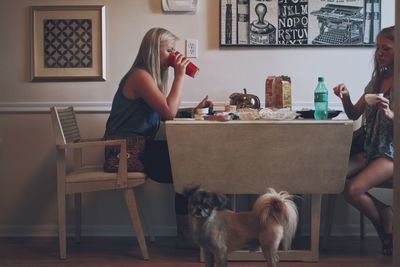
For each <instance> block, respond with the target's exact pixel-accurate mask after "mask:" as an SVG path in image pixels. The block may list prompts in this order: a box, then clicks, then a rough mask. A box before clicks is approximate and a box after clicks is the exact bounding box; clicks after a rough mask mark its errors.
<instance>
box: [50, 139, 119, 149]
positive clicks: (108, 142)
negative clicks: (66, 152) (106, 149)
mask: <svg viewBox="0 0 400 267" xmlns="http://www.w3.org/2000/svg"><path fill="white" fill-rule="evenodd" d="M106 145H110V146H112V145H125V146H126V140H125V139H115V140H101V141H83V142H82V141H81V142H76V143H67V144H65V145H64V144H61V145H57V149H69V148H87V147H96V146H106Z"/></svg>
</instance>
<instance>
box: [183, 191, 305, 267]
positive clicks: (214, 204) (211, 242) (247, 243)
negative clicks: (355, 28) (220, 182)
mask: <svg viewBox="0 0 400 267" xmlns="http://www.w3.org/2000/svg"><path fill="white" fill-rule="evenodd" d="M184 195H185V196H186V197H188V207H189V215H190V216H189V217H190V225H191V233H192V237H193V241H194V242H195V243H197V244H198V245H199V246H200V247H201V248H203V250H204V252H205V260H206V266H207V267H212V266H214V263H215V266H216V267H222V266H227V256H228V253H230V252H232V251H235V250H239V249H249V250H252V251H253V250H256V249H257V248H258V247H259V246H261V249H262V251H263V254H264V257H265V259H266V260H267V261H268V266H269V267H275V266H276V264H277V262H278V260H279V259H278V255H277V251H278V247H279V244H280V243H281V242H282V246H283V249H285V250H287V249H288V248H289V247H290V243H291V241H292V239H293V236H294V234H295V232H296V227H297V221H298V212H297V208H296V205H295V203H294V202H293V200H292V199H293V196H292V195H289V193H288V192H285V191H282V192H279V193H277V192H276V191H275V190H274V189H272V188H269V189H267V192H266V193H265V194H263V195H261V196H259V197H258V198H257V200H256V202H255V203H254V206H253V210H252V211H246V212H233V211H231V210H228V209H226V208H225V207H226V205H227V202H228V201H227V197H226V196H225V195H223V194H218V193H210V192H207V191H205V190H203V189H201V188H199V187H194V188H186V189H185V190H184Z"/></svg>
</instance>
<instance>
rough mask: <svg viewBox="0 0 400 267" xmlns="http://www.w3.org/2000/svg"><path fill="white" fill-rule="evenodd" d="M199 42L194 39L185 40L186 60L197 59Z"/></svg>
mask: <svg viewBox="0 0 400 267" xmlns="http://www.w3.org/2000/svg"><path fill="white" fill-rule="evenodd" d="M198 50H199V42H198V41H197V40H196V39H186V49H185V55H186V57H188V58H197V57H198V56H199V53H198Z"/></svg>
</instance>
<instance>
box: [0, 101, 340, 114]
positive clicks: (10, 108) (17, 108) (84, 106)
mask: <svg viewBox="0 0 400 267" xmlns="http://www.w3.org/2000/svg"><path fill="white" fill-rule="evenodd" d="M226 103H227V102H224V101H215V102H214V106H216V107H217V106H221V107H222V106H224V105H225V104H226ZM197 104H198V102H194V101H183V102H182V103H181V107H182V108H187V107H195V106H196V105H197ZM52 106H58V107H69V106H73V107H74V108H75V110H76V111H77V112H94V113H108V112H110V110H111V102H110V101H54V102H51V101H43V102H23V101H22V102H0V113H48V112H50V107H52ZM313 106H314V103H313V102H294V103H293V105H292V109H293V110H300V109H302V108H310V109H312V108H313ZM261 107H264V103H261ZM329 107H330V108H331V109H337V110H343V107H342V104H341V103H340V102H333V103H329Z"/></svg>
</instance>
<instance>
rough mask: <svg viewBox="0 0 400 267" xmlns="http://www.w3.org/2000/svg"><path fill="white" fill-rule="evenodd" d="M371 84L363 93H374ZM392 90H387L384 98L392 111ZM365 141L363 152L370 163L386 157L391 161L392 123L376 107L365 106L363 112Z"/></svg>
mask: <svg viewBox="0 0 400 267" xmlns="http://www.w3.org/2000/svg"><path fill="white" fill-rule="evenodd" d="M372 85H373V82H372V81H371V82H369V84H368V85H367V87H366V88H365V93H366V94H369V93H374V90H373V86H372ZM392 89H393V88H391V89H390V90H388V91H387V92H386V93H385V94H384V97H386V98H387V99H389V107H390V109H391V110H393V90H392ZM363 124H364V127H365V141H364V152H365V156H366V158H367V160H368V161H369V162H370V161H372V160H374V159H376V158H380V157H387V158H390V159H392V160H393V154H394V147H393V121H392V120H391V119H389V118H387V117H386V116H385V114H384V112H383V111H382V110H379V109H378V108H377V106H376V105H374V106H370V105H368V104H366V108H365V112H364V122H363Z"/></svg>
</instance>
